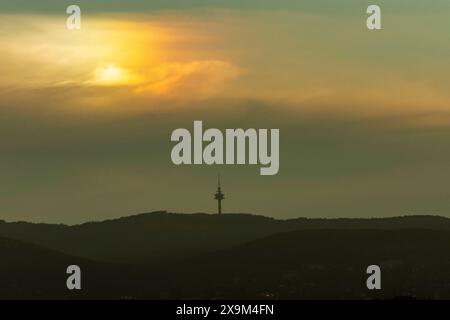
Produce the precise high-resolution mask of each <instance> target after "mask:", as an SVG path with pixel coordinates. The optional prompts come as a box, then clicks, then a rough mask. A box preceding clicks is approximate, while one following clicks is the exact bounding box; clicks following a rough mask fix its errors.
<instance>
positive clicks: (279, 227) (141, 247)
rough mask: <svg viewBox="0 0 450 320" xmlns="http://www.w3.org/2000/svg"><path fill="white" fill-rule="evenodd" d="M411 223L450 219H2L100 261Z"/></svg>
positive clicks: (12, 229) (6, 226)
mask: <svg viewBox="0 0 450 320" xmlns="http://www.w3.org/2000/svg"><path fill="white" fill-rule="evenodd" d="M411 228H423V229H430V230H450V219H447V218H443V217H437V216H436V217H435V216H406V217H397V218H380V219H306V218H299V219H291V220H277V219H273V218H268V217H263V216H256V215H248V214H223V215H220V216H219V215H208V214H175V213H164V212H154V213H144V214H139V215H134V216H129V217H124V218H120V219H115V220H107V221H102V222H90V223H84V224H81V225H75V226H67V225H52V224H34V223H27V222H11V223H7V222H0V235H2V236H4V237H8V238H11V239H16V240H22V241H26V242H29V243H34V244H36V245H39V246H43V247H46V248H49V249H52V250H56V251H59V252H64V253H65V254H68V255H73V256H79V257H83V258H86V259H91V260H96V261H104V262H111V263H127V264H150V263H152V264H161V263H166V262H171V261H176V260H182V259H184V258H189V257H191V256H193V255H199V254H203V253H208V252H212V251H217V250H221V249H226V248H229V247H232V246H237V245H240V244H244V243H246V242H249V241H253V240H256V239H260V238H264V237H267V236H270V235H274V234H277V233H281V232H287V231H294V230H305V229H383V230H389V229H411Z"/></svg>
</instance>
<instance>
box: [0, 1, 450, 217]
mask: <svg viewBox="0 0 450 320" xmlns="http://www.w3.org/2000/svg"><path fill="white" fill-rule="evenodd" d="M75 3H76V4H78V5H79V6H80V7H81V11H82V27H81V30H73V31H69V30H67V28H66V19H67V15H66V13H65V10H66V7H67V6H68V5H70V4H75ZM376 3H377V4H378V5H379V6H380V7H381V10H382V27H383V29H382V30H377V31H369V30H367V28H366V18H367V14H366V8H367V6H368V5H369V4H374V2H373V1H360V0H343V1H335V0H333V1H332V0H316V1H302V0H295V1H290V0H278V1H269V0H258V1H257V0H241V1H237V0H227V1H225V0H217V1H214V0H210V1H206V0H185V1H181V0H179V1H174V0H171V1H168V0H165V1H158V0H153V1H137V0H136V1H117V0H110V1H106V0H104V1H100V0H89V1H49V0H41V1H25V0H15V1H5V0H0V43H1V46H0V58H1V61H2V62H1V63H0V136H1V137H2V140H1V143H0V150H1V157H0V177H1V183H0V219H3V220H7V221H17V220H25V221H36V222H51V223H68V224H73V223H81V222H84V221H90V220H103V219H111V218H115V217H120V216H127V215H131V214H134V213H139V212H150V211H155V210H168V211H171V212H183V213H184V212H185V213H190V212H211V213H213V212H215V211H216V203H215V202H214V199H213V194H214V192H215V189H216V183H217V181H216V180H217V174H219V173H220V174H221V177H222V178H221V180H222V187H223V191H224V193H225V196H226V199H225V200H224V203H223V210H224V212H236V213H237V212H239V213H240V212H245V213H254V214H263V215H266V216H272V217H276V218H282V219H286V218H295V217H328V218H332V217H385V216H398V215H408V214H436V215H443V216H450V210H449V209H450V191H449V190H450V188H449V187H448V186H449V181H450V170H449V169H448V168H449V163H450V149H449V148H448V145H449V142H450V90H449V83H450V41H449V40H450V39H449V37H450V35H449V33H448V30H449V29H450V20H449V19H448V15H449V14H450V2H449V1H447V0H445V1H440V0H430V1H427V2H425V1H418V0H410V1H400V0H391V1H376ZM194 120H202V121H203V126H204V127H205V128H208V127H210V128H219V129H222V130H224V129H225V128H268V129H270V128H279V129H280V171H279V173H278V174H277V175H275V176H260V175H259V165H256V166H249V165H247V166H175V165H173V164H172V162H171V159H170V153H171V149H172V147H173V145H174V144H173V143H172V142H171V141H170V135H171V132H172V131H173V130H175V129H177V128H187V129H189V130H192V126H193V121H194Z"/></svg>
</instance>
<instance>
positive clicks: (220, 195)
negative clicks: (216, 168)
mask: <svg viewBox="0 0 450 320" xmlns="http://www.w3.org/2000/svg"><path fill="white" fill-rule="evenodd" d="M217 182H218V183H217V192H216V194H215V195H214V199H216V200H217V213H218V214H222V200H223V199H225V195H224V194H223V193H222V190H221V189H220V175H219V176H218V179H217Z"/></svg>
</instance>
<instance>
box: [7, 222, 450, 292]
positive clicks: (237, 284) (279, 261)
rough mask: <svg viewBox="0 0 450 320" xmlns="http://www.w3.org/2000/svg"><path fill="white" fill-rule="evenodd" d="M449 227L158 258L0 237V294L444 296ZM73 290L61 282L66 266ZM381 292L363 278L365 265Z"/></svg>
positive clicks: (283, 237)
mask: <svg viewBox="0 0 450 320" xmlns="http://www.w3.org/2000/svg"><path fill="white" fill-rule="evenodd" d="M447 252H450V231H443V230H423V229H396V230H394V229H392V230H375V229H372V230H369V229H368V230H362V229H360V230H351V229H341V230H336V229H314V230H297V231H289V232H281V233H278V234H274V235H270V236H267V237H264V238H259V239H256V240H253V241H250V242H247V243H244V244H240V245H236V246H230V247H228V248H226V249H219V250H213V251H210V252H208V253H203V254H198V255H191V256H190V257H188V258H185V259H181V260H179V261H174V262H166V263H165V264H164V265H157V264H149V265H135V266H131V265H119V264H112V263H101V262H95V261H91V260H87V259H84V258H80V257H75V256H70V255H66V254H63V253H60V252H56V251H53V250H49V249H46V248H43V247H40V246H36V245H33V244H29V243H25V242H22V241H17V240H11V239H6V238H3V237H0V257H1V259H2V260H1V261H2V263H0V299H5V298H7V299H13V298H22V299H23V298H26V299H48V298H59V299H69V298H70V299H72V298H74V299H80V298H82V299H110V298H113V299H123V298H128V299H129V298H138V299H144V298H145V299H161V298H169V299H196V298H201V299H220V298H222V299H256V298H263V299H264V298H272V299H391V298H394V297H396V296H402V297H405V296H410V297H417V298H425V299H430V298H436V299H450V256H449V255H448V254H447ZM70 264H77V265H79V266H80V267H81V268H82V288H83V289H82V290H81V291H75V292H73V291H69V290H67V289H66V287H65V283H66V277H67V275H66V274H65V270H66V268H67V266H68V265H70ZM371 264H377V265H380V266H381V269H382V288H383V290H381V291H369V290H367V289H366V287H365V281H366V278H367V275H366V273H365V270H366V268H367V266H368V265H371Z"/></svg>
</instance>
